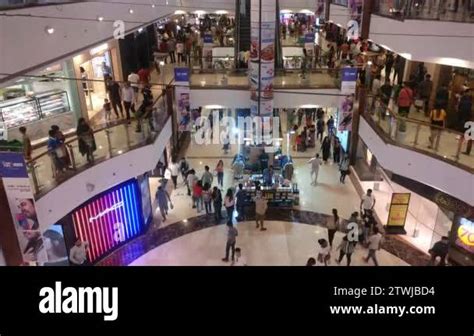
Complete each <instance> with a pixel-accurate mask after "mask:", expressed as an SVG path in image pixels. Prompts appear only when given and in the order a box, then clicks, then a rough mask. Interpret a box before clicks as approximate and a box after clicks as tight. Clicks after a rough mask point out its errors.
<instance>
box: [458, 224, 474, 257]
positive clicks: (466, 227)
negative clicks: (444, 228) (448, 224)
mask: <svg viewBox="0 0 474 336" xmlns="http://www.w3.org/2000/svg"><path fill="white" fill-rule="evenodd" d="M456 245H458V246H460V247H462V248H463V249H465V250H467V251H469V252H471V253H474V222H472V221H470V220H468V219H466V218H461V219H460V220H459V227H458V231H457V237H456Z"/></svg>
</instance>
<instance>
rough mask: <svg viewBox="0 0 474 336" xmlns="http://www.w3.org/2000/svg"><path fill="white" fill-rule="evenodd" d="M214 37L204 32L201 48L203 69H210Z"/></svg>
mask: <svg viewBox="0 0 474 336" xmlns="http://www.w3.org/2000/svg"><path fill="white" fill-rule="evenodd" d="M213 47H214V39H213V37H212V34H211V33H204V35H203V48H202V64H203V67H204V69H212V48H213Z"/></svg>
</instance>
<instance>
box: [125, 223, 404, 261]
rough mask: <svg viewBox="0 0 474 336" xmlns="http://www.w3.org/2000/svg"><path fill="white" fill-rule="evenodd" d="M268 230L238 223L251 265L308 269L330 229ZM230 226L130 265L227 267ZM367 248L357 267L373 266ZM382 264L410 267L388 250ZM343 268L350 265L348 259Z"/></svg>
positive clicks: (359, 253)
mask: <svg viewBox="0 0 474 336" xmlns="http://www.w3.org/2000/svg"><path fill="white" fill-rule="evenodd" d="M266 227H267V229H268V230H267V231H265V232H262V231H259V230H257V229H256V228H255V224H254V222H241V223H238V224H236V228H237V230H238V231H239V235H238V237H237V245H236V246H237V247H240V248H241V249H242V252H243V253H242V254H243V256H244V257H245V258H246V260H247V265H248V266H304V265H305V263H306V260H307V259H308V258H309V257H315V258H316V256H317V254H318V251H319V249H318V247H317V245H318V244H317V241H318V239H320V238H325V239H327V229H326V228H324V227H321V226H317V225H316V226H315V225H306V224H297V223H289V222H279V221H271V222H267V223H266ZM343 236H344V235H343V233H340V232H338V233H336V235H335V237H334V242H333V244H334V248H333V250H332V252H331V262H330V265H331V266H334V265H336V266H337V263H336V261H335V260H336V258H337V257H338V256H339V251H338V250H337V247H338V246H339V244H340V242H341V240H342V237H343ZM225 242H226V227H225V226H224V225H219V226H214V227H211V228H207V229H203V230H199V231H196V232H193V233H189V234H187V235H184V236H181V237H179V238H177V239H174V240H172V241H170V242H168V243H166V244H163V245H161V246H159V247H158V248H156V249H153V250H151V251H150V252H148V253H146V254H145V255H143V256H141V257H140V258H138V259H136V260H135V261H134V262H132V263H131V264H130V265H132V266H165V265H166V266H225V265H230V263H225V262H223V261H221V258H223V257H224V253H225ZM366 255H367V251H366V249H364V248H362V247H361V246H358V247H357V249H356V251H355V252H354V254H353V256H352V265H353V266H366V265H372V262H371V261H370V262H369V263H365V262H364V261H363V258H364V257H365V256H366ZM377 257H378V261H379V264H380V265H384V266H406V265H408V264H407V263H405V262H404V261H403V260H401V259H399V258H397V257H395V256H393V255H391V254H390V253H388V252H387V251H385V250H381V251H380V252H379V253H378V256H377ZM341 265H346V260H345V258H344V259H343V261H342V263H341Z"/></svg>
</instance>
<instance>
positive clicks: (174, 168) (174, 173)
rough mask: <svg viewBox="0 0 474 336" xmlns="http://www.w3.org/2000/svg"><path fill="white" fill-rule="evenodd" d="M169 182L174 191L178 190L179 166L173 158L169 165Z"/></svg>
mask: <svg viewBox="0 0 474 336" xmlns="http://www.w3.org/2000/svg"><path fill="white" fill-rule="evenodd" d="M170 173H171V180H172V181H173V186H174V189H177V188H178V175H179V164H178V163H177V162H176V159H174V158H173V160H172V161H171V165H170Z"/></svg>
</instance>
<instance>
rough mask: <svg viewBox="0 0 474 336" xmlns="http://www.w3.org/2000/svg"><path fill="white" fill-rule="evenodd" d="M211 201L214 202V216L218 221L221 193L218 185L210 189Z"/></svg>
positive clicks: (220, 209)
mask: <svg viewBox="0 0 474 336" xmlns="http://www.w3.org/2000/svg"><path fill="white" fill-rule="evenodd" d="M212 202H213V203H214V218H215V219H216V222H218V223H219V222H220V221H221V220H222V194H221V191H220V189H219V188H218V187H214V189H213V190H212Z"/></svg>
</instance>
